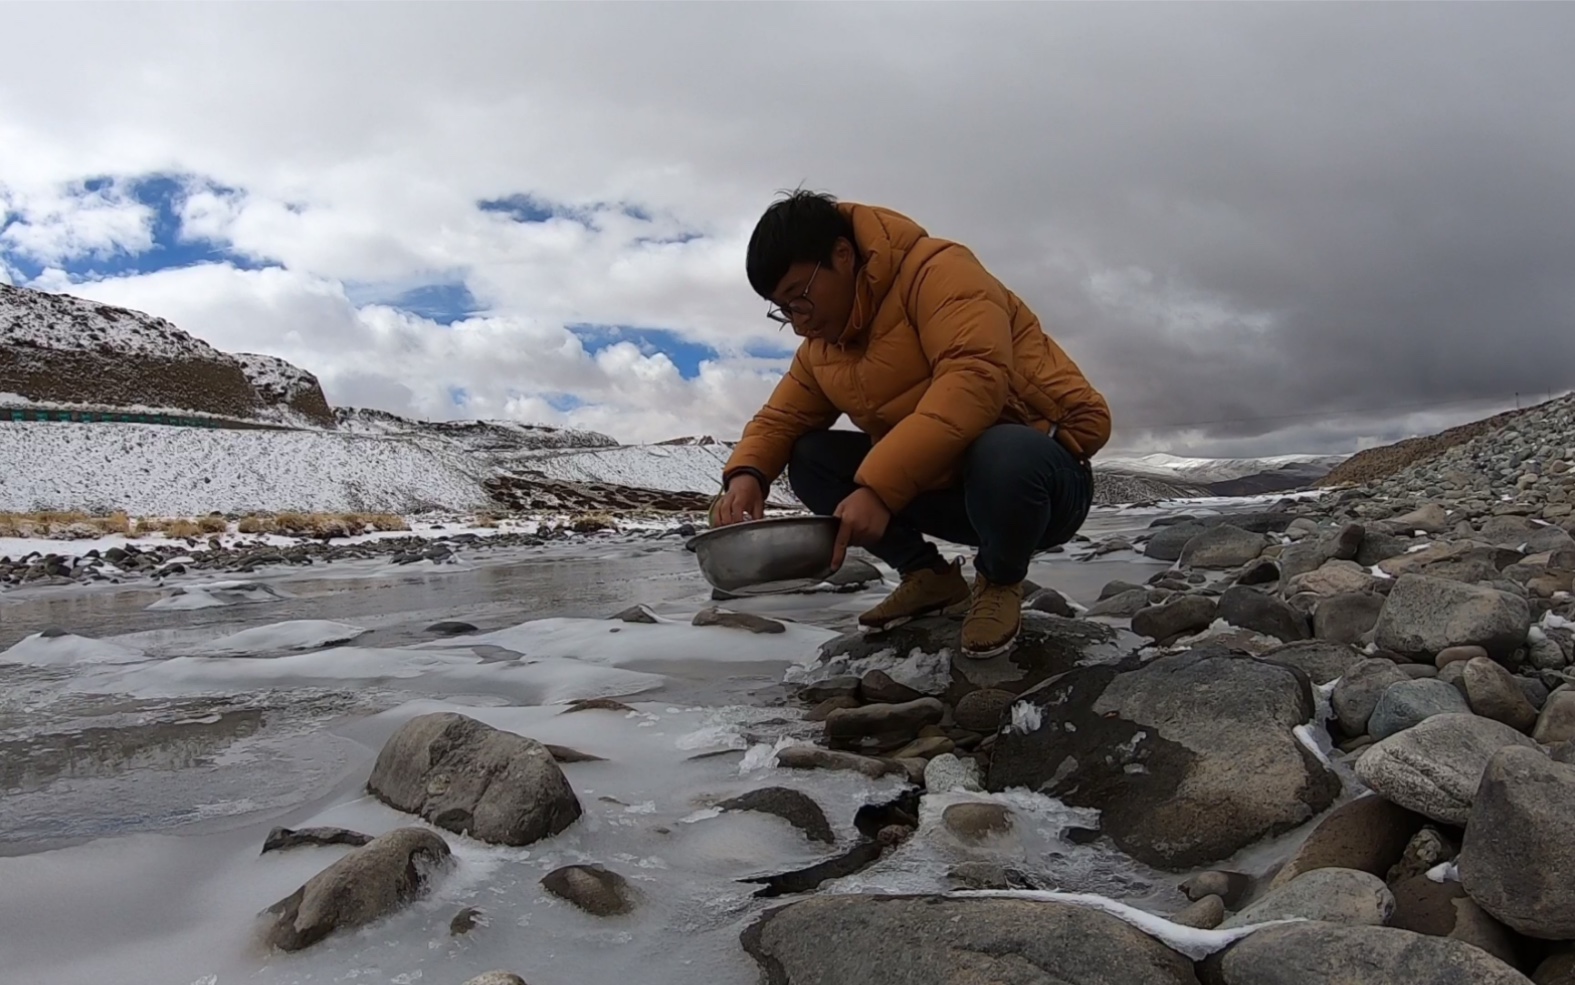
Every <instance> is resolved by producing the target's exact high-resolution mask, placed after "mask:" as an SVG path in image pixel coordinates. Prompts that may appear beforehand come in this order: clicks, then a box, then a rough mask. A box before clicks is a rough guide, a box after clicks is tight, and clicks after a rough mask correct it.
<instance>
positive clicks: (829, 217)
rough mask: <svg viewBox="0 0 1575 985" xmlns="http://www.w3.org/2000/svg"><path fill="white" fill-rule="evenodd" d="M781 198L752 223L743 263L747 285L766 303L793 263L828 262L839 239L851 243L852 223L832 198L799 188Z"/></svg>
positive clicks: (821, 193) (852, 240)
mask: <svg viewBox="0 0 1575 985" xmlns="http://www.w3.org/2000/svg"><path fill="white" fill-rule="evenodd" d="M785 195H786V197H785V198H783V199H781V200H780V201H776V202H772V203H771V207H770V208H768V209H766V212H765V214H764V215H762V216H761V217H760V221H759V222H757V223H756V224H755V232H754V235H752V236H750V237H749V251H748V253H747V255H746V257H745V261H744V266H745V270H746V271H747V273H748V274H749V286H750V287H753V288H754V289H755V293H756V294H759V295H760V296H761V297H763V298H766V299H768V300H769V299H770V297H771V292H772V291H774V290H776V289H777V285H778V284H780V283H782V278H783V277H785V276H786V275H787V271H788V268H789V267H791V266H792V265H793V264H795V263H801V262H810V263H830V262H831V254H832V251H833V250H834V249H835V248H836V245H837V240H838V239H839V238H841V239H846V240H847V241H848V242H849V243H853V242H854V239H853V223H852V222H850V221H848V217H847V216H845V215H843V214H842V213H841V212H840V211H838V209H837V200H836V199H835V198H833V197H832V196H830V195H827V194H825V193H823V192H811V191H805V190H803V189H802V188H801V189H799V190H797V191H793V192H787V193H785Z"/></svg>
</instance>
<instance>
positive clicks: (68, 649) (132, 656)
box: [0, 633, 147, 667]
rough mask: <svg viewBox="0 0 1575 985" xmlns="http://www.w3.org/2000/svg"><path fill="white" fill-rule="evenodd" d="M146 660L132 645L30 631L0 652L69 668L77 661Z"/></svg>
mask: <svg viewBox="0 0 1575 985" xmlns="http://www.w3.org/2000/svg"><path fill="white" fill-rule="evenodd" d="M146 659H147V654H146V653H144V652H143V651H141V650H137V649H134V648H132V647H126V646H121V645H119V644H118V643H110V642H108V641H106V640H95V639H91V638H89V637H86V636H73V635H71V634H69V633H68V634H66V635H64V636H44V635H43V634H41V633H34V634H33V635H31V636H28V637H25V638H23V639H22V640H21V641H20V642H18V643H17V644H16V645H15V646H13V647H11V648H10V649H9V650H6V651H5V652H4V653H0V661H4V662H6V663H15V664H28V665H31V666H34V667H70V666H75V665H77V664H125V663H137V662H140V661H143V660H146Z"/></svg>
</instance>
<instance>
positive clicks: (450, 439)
mask: <svg viewBox="0 0 1575 985" xmlns="http://www.w3.org/2000/svg"><path fill="white" fill-rule="evenodd" d="M334 418H335V420H336V421H337V422H338V425H339V429H340V430H342V431H344V432H346V433H348V434H370V435H382V436H389V435H400V436H404V437H413V438H431V439H435V440H438V441H442V442H446V443H449V444H453V445H456V446H458V447H461V448H463V449H465V450H466V451H469V452H472V453H474V454H478V455H482V456H485V457H487V458H488V459H489V460H492V461H495V462H499V463H504V462H510V461H513V460H514V459H515V458H517V457H520V456H528V455H534V454H536V453H538V452H546V451H554V450H562V449H579V448H614V447H618V442H617V441H616V440H614V439H613V438H610V437H608V436H607V435H605V434H599V433H597V432H595V431H576V430H574V429H572V428H556V427H549V426H547V425H545V424H526V423H525V422H523V421H416V420H411V419H410V418H408V417H400V416H399V415H398V414H390V413H388V412H387V411H382V410H368V409H366V408H360V407H340V408H336V409H335V410H334Z"/></svg>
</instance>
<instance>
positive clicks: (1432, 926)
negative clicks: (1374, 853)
mask: <svg viewBox="0 0 1575 985" xmlns="http://www.w3.org/2000/svg"><path fill="white" fill-rule="evenodd" d="M1391 891H1392V892H1393V893H1394V897H1395V912H1394V916H1392V917H1390V918H1389V924H1388V925H1389V926H1391V927H1399V928H1400V929H1401V930H1414V931H1416V932H1417V933H1419V934H1432V935H1434V936H1436V937H1453V938H1455V939H1456V940H1462V941H1465V942H1466V943H1468V944H1475V945H1476V946H1477V947H1480V948H1481V949H1482V950H1484V951H1486V952H1488V953H1489V954H1491V955H1493V956H1494V957H1495V958H1498V959H1499V960H1500V961H1503V962H1504V963H1506V964H1510V965H1519V964H1520V955H1519V954H1518V953H1517V951H1518V948H1517V947H1516V943H1517V941H1518V940H1519V938H1517V937H1516V936H1515V935H1514V934H1513V933H1511V932H1510V930H1509V928H1507V927H1505V926H1504V925H1503V924H1501V923H1499V922H1498V921H1497V920H1495V919H1493V917H1492V916H1491V915H1490V914H1489V913H1488V912H1487V911H1486V910H1484V909H1482V907H1480V906H1478V905H1477V904H1476V902H1475V901H1474V900H1472V898H1471V897H1470V896H1468V895H1466V891H1465V889H1464V888H1463V887H1462V886H1461V885H1460V883H1458V882H1455V881H1454V880H1453V879H1444V880H1434V879H1432V878H1430V877H1429V876H1428V875H1427V874H1426V873H1423V874H1421V875H1415V876H1409V877H1407V878H1405V879H1399V880H1396V881H1395V883H1394V885H1393V886H1392V887H1391ZM1572 985H1575V983H1572Z"/></svg>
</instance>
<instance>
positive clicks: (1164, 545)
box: [1143, 523, 1207, 561]
mask: <svg viewBox="0 0 1575 985" xmlns="http://www.w3.org/2000/svg"><path fill="white" fill-rule="evenodd" d="M1205 529H1207V528H1205V527H1204V526H1203V524H1201V523H1176V524H1172V525H1171V526H1168V527H1162V528H1161V529H1159V530H1158V531H1156V532H1155V533H1154V535H1153V536H1152V537H1150V538H1149V539H1148V543H1146V544H1144V545H1143V553H1144V555H1145V556H1147V557H1151V558H1153V559H1154V560H1156V561H1176V560H1179V559H1180V558H1181V552H1182V551H1184V550H1186V548H1187V543H1188V542H1189V541H1191V540H1192V538H1194V537H1196V536H1197V535H1198V534H1201V533H1202V532H1203V531H1204V530H1205Z"/></svg>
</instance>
